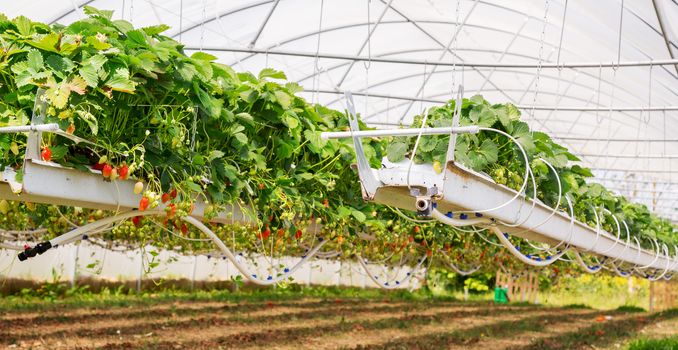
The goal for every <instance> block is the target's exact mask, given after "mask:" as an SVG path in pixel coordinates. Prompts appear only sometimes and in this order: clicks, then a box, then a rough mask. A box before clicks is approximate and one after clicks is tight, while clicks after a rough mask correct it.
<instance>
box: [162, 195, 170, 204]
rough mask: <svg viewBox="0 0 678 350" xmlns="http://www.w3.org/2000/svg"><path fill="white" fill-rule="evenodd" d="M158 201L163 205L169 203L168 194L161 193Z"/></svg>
mask: <svg viewBox="0 0 678 350" xmlns="http://www.w3.org/2000/svg"><path fill="white" fill-rule="evenodd" d="M160 200H161V201H162V203H163V204H165V203H167V202H169V201H170V195H169V193H163V194H162V196H161V197H160Z"/></svg>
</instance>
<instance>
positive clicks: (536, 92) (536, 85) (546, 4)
mask: <svg viewBox="0 0 678 350" xmlns="http://www.w3.org/2000/svg"><path fill="white" fill-rule="evenodd" d="M548 14H549V0H546V1H544V18H543V20H542V22H543V26H542V30H541V36H540V38H539V55H538V56H539V57H538V60H539V61H538V63H537V76H536V79H535V83H534V95H533V97H532V110H531V111H530V118H532V119H533V120H536V118H535V116H534V110H535V109H534V106H536V105H537V96H538V95H539V80H540V76H541V70H542V64H543V55H544V41H545V40H546V28H547V26H548Z"/></svg>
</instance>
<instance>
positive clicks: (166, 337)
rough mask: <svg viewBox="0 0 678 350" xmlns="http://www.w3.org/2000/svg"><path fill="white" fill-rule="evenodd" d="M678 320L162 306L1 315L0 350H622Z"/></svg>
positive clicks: (507, 310) (391, 308) (473, 309)
mask: <svg viewBox="0 0 678 350" xmlns="http://www.w3.org/2000/svg"><path fill="white" fill-rule="evenodd" d="M676 333H678V312H668V313H663V314H647V313H623V312H604V313H603V312H600V311H596V310H588V309H567V308H550V307H538V306H522V305H521V306H512V305H508V306H497V305H493V304H490V303H462V302H448V301H435V300H431V301H395V300H394V301H389V300H360V299H344V300H341V299H336V300H334V299H333V300H323V299H300V300H292V301H261V302H242V303H234V302H221V303H220V302H205V301H202V302H190V301H166V302H160V303H155V304H153V305H147V306H135V307H109V308H96V309H93V308H74V307H64V308H63V309H51V310H49V311H44V312H39V311H30V312H23V311H17V312H6V313H3V314H0V349H210V350H212V349H236V348H237V349H294V350H299V349H488V348H489V349H493V350H499V349H547V348H548V349H593V348H609V349H618V348H620V347H623V345H624V344H625V342H626V341H627V340H628V339H630V338H633V337H635V336H638V335H642V336H645V337H665V336H669V335H675V334H676Z"/></svg>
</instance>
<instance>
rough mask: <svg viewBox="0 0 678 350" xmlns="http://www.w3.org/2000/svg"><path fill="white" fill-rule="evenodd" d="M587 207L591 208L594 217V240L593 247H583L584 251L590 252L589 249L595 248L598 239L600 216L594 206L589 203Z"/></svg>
mask: <svg viewBox="0 0 678 350" xmlns="http://www.w3.org/2000/svg"><path fill="white" fill-rule="evenodd" d="M589 207H591V209H593V216H594V217H595V218H596V240H595V241H593V247H591V248H584V251H585V252H590V251H592V250H594V249H596V246H598V241H599V240H600V217H599V216H598V210H596V208H595V207H593V205H591V204H589ZM596 260H597V259H596Z"/></svg>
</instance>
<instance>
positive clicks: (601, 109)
mask: <svg viewBox="0 0 678 350" xmlns="http://www.w3.org/2000/svg"><path fill="white" fill-rule="evenodd" d="M304 90H305V91H306V92H319V93H323V94H338V95H339V94H343V93H344V92H343V91H336V90H329V89H315V90H313V89H304ZM353 95H357V96H369V97H377V98H390V99H394V100H407V101H423V102H432V103H447V102H449V99H448V100H445V99H437V98H430V97H410V96H403V95H390V94H380V93H373V92H370V93H366V92H354V93H353ZM516 107H518V108H520V109H530V110H531V109H534V110H538V111H563V112H609V111H613V112H662V111H678V106H641V107H632V106H625V107H622V106H609V107H607V106H602V107H588V106H581V107H580V106H543V105H535V106H530V105H516Z"/></svg>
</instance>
